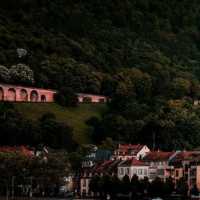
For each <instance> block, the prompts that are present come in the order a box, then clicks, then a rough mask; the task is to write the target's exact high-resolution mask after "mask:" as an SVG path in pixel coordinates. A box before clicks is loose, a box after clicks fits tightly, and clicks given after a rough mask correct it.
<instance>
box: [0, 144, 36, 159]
mask: <svg viewBox="0 0 200 200" xmlns="http://www.w3.org/2000/svg"><path fill="white" fill-rule="evenodd" d="M0 152H1V153H19V154H21V155H24V156H27V157H32V156H34V152H33V151H32V150H30V149H28V148H27V147H25V146H18V147H10V146H2V147H0Z"/></svg>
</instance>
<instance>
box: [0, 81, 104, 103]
mask: <svg viewBox="0 0 200 200" xmlns="http://www.w3.org/2000/svg"><path fill="white" fill-rule="evenodd" d="M55 94H56V91H55V90H49V89H42V88H33V87H23V86H16V85H9V84H1V83H0V101H10V102H49V103H51V102H54V95H55ZM66 95H67V94H66ZM77 96H78V101H79V103H105V102H106V101H107V98H106V97H105V96H101V95H92V94H81V93H78V94H77Z"/></svg>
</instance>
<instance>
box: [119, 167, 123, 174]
mask: <svg viewBox="0 0 200 200" xmlns="http://www.w3.org/2000/svg"><path fill="white" fill-rule="evenodd" d="M119 174H121V175H124V169H123V168H122V167H121V168H120V170H119Z"/></svg>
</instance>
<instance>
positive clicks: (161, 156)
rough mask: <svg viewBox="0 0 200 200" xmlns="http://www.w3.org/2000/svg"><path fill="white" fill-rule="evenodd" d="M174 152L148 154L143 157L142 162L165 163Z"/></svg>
mask: <svg viewBox="0 0 200 200" xmlns="http://www.w3.org/2000/svg"><path fill="white" fill-rule="evenodd" d="M174 153H175V152H173V151H171V152H164V151H152V152H149V153H148V154H147V155H146V156H145V157H144V159H143V160H144V161H154V162H155V161H167V160H169V159H170V157H171V156H172V155H173V154H174Z"/></svg>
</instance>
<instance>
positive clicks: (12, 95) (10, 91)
mask: <svg viewBox="0 0 200 200" xmlns="http://www.w3.org/2000/svg"><path fill="white" fill-rule="evenodd" d="M7 100H8V101H16V90H15V89H14V88H9V89H8V93H7Z"/></svg>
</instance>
